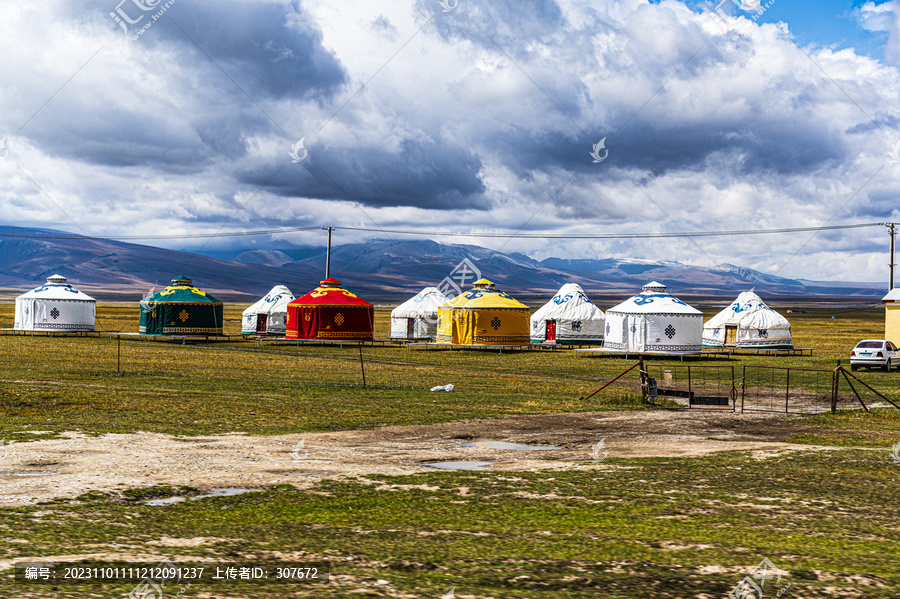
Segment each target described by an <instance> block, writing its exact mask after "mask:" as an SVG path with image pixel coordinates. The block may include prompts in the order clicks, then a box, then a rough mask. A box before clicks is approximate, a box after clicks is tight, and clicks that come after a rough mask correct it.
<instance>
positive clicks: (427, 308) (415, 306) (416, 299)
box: [391, 287, 450, 318]
mask: <svg viewBox="0 0 900 599" xmlns="http://www.w3.org/2000/svg"><path fill="white" fill-rule="evenodd" d="M448 301H450V298H448V297H447V296H446V295H444V294H443V293H441V290H440V289H438V288H437V287H426V288H425V289H423V290H422V291H420V292H419V293H417V294H416V295H414V296H413V297H411V298H409V299H408V300H406V301H405V302H403V303H402V304H400V305H399V306H397V307H396V308H394V309H393V310H392V311H391V318H415V317H417V316H423V315H424V316H427V315H431V314H437V311H438V308H440V307H441V306H442V305H444V304H446V303H447V302H448Z"/></svg>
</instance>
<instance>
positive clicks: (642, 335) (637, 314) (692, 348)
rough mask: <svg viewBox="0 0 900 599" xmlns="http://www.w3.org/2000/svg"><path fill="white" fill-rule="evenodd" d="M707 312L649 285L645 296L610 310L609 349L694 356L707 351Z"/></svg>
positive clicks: (608, 315)
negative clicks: (703, 343)
mask: <svg viewBox="0 0 900 599" xmlns="http://www.w3.org/2000/svg"><path fill="white" fill-rule="evenodd" d="M702 337H703V313H702V312H700V311H699V310H697V309H695V308H692V307H691V306H689V305H687V304H686V303H684V302H683V301H681V300H680V299H678V298H676V297H674V296H672V295H670V294H669V293H668V292H667V290H666V287H665V285H661V284H660V283H656V282H655V281H654V282H653V283H648V284H647V285H645V286H644V288H643V289H642V291H641V293H639V294H637V295H635V296H634V297H631V298H629V299H627V300H625V301H624V302H622V303H621V304H619V305H617V306H615V307H613V308H610V309H609V310H607V311H606V338H605V340H604V343H603V346H604V347H605V348H607V349H613V350H619V351H633V352H648V353H650V352H665V353H691V352H699V351H701V350H702V349H703V346H702Z"/></svg>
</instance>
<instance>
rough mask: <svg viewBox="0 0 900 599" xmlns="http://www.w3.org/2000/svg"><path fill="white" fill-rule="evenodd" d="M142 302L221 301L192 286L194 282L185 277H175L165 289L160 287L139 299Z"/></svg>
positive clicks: (191, 302) (219, 303) (211, 302)
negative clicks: (148, 295)
mask: <svg viewBox="0 0 900 599" xmlns="http://www.w3.org/2000/svg"><path fill="white" fill-rule="evenodd" d="M141 303H142V304H145V303H146V304H176V303H177V304H218V305H221V304H222V302H220V301H219V300H217V299H216V298H214V297H213V296H211V295H210V294H208V293H206V292H205V291H203V290H202V289H199V288H197V287H194V282H193V281H192V280H191V279H189V278H187V277H176V278H174V279H172V282H171V284H169V286H168V287H166V288H165V289H160V290H159V291H157V292H156V293H154V294H153V295H151V296H150V297H145V298H144V299H142V300H141Z"/></svg>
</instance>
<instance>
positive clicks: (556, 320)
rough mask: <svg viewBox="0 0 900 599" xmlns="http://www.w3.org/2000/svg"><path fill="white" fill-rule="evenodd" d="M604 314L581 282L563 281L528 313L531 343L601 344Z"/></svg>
mask: <svg viewBox="0 0 900 599" xmlns="http://www.w3.org/2000/svg"><path fill="white" fill-rule="evenodd" d="M605 327H606V317H605V316H603V311H602V310H601V309H600V308H598V307H597V306H596V305H594V302H592V301H591V300H590V299H589V298H588V296H587V295H585V293H584V289H582V288H581V285H578V284H576V283H566V284H565V285H563V286H562V287H561V288H560V290H559V291H558V292H557V293H556V295H554V296H553V299H551V300H550V301H549V302H547V303H546V304H544V305H543V306H541V307H540V308H538V310H537V312H535V313H534V314H532V315H531V342H532V343H585V344H597V345H599V344H601V343H603V333H604V329H605Z"/></svg>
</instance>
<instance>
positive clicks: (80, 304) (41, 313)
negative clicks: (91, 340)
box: [13, 275, 97, 332]
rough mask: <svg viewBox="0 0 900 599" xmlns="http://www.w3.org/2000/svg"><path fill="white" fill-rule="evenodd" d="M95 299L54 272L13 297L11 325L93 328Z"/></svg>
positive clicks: (24, 328) (22, 327)
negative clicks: (14, 311)
mask: <svg viewBox="0 0 900 599" xmlns="http://www.w3.org/2000/svg"><path fill="white" fill-rule="evenodd" d="M96 316H97V301H96V300H95V299H94V298H92V297H91V296H89V295H87V294H86V293H84V292H83V291H79V290H78V289H75V288H74V287H72V286H71V285H69V284H68V282H67V280H66V278H65V277H63V276H60V275H53V276H51V277H48V278H47V282H46V283H44V284H43V285H41V286H40V287H36V288H34V289H32V290H31V291H28V292H27V293H23V294H22V295H20V296H19V297H17V298H16V313H15V319H14V321H13V328H15V329H18V330H21V331H60V332H64V331H93V330H94V322H95V319H96Z"/></svg>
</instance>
